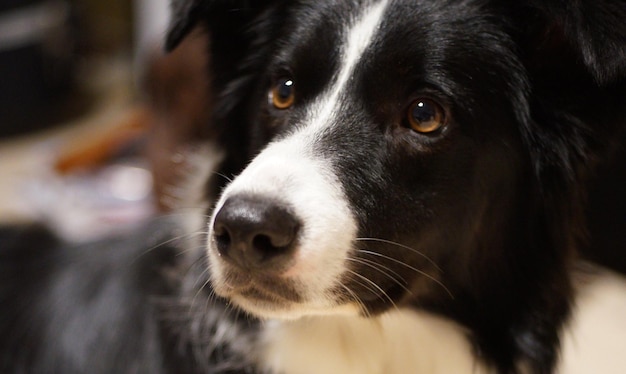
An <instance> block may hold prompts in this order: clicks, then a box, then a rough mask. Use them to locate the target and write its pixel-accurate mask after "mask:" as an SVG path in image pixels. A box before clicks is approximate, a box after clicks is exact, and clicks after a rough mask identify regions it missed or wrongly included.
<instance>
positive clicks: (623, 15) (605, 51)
mask: <svg viewBox="0 0 626 374" xmlns="http://www.w3.org/2000/svg"><path fill="white" fill-rule="evenodd" d="M527 4H529V5H530V8H531V9H532V10H531V12H532V13H534V14H532V15H530V17H527V18H526V19H524V20H522V22H528V23H526V25H522V26H521V27H524V26H526V27H528V26H529V25H530V28H531V29H532V23H533V22H538V23H539V24H540V25H542V29H539V30H535V31H536V32H539V33H540V34H539V35H536V37H539V38H544V42H545V41H546V40H547V43H546V44H547V45H546V47H547V48H552V47H554V46H555V44H559V43H560V42H565V43H568V45H569V47H570V48H572V49H573V50H574V51H575V55H574V56H573V57H577V58H578V59H579V61H581V62H582V63H583V64H584V65H585V66H586V68H587V69H588V72H589V73H590V74H592V76H593V78H594V79H595V81H596V82H597V83H600V84H608V83H610V82H613V81H616V80H621V79H624V78H626V1H624V0H530V1H529V2H528V3H527ZM564 58H566V56H564ZM563 62H564V63H565V61H563Z"/></svg>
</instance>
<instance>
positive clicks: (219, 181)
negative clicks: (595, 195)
mask: <svg viewBox="0 0 626 374" xmlns="http://www.w3.org/2000/svg"><path fill="white" fill-rule="evenodd" d="M173 4H174V8H173V10H174V20H173V23H172V26H171V30H170V33H169V36H168V41H167V45H168V47H169V48H170V49H171V48H173V47H175V46H176V44H177V43H178V42H180V39H181V38H183V37H184V36H185V35H186V33H188V32H189V30H191V28H192V27H193V26H194V25H195V24H197V23H202V24H203V25H204V26H205V27H206V28H207V31H208V34H209V36H210V39H211V42H210V52H211V53H212V55H211V61H212V62H211V73H212V82H211V87H212V88H213V90H214V92H213V93H212V95H213V97H214V98H215V100H214V102H213V103H212V104H213V108H214V110H213V118H212V121H211V122H212V126H215V128H214V129H212V130H214V133H215V134H219V135H217V140H218V144H219V145H220V147H222V148H223V149H222V150H223V151H224V153H225V154H226V158H225V160H224V162H223V163H222V166H221V167H220V170H218V171H217V172H216V173H215V174H216V175H217V176H216V177H214V178H212V179H211V180H210V181H209V182H208V185H207V186H208V187H207V191H208V192H207V193H208V195H210V196H214V195H215V194H216V191H220V192H221V197H219V199H217V200H218V201H217V203H216V206H215V209H214V210H212V212H211V213H210V217H211V218H210V220H209V221H208V222H207V225H208V229H209V237H208V242H207V248H206V251H207V253H208V258H209V263H210V265H209V267H210V269H209V272H210V280H211V284H212V286H213V289H214V290H215V292H216V293H217V294H218V295H220V296H224V297H226V298H228V299H230V300H231V301H232V302H233V303H234V304H236V305H238V306H240V307H241V308H243V309H245V310H246V311H248V312H250V313H252V314H253V315H256V316H260V317H277V318H297V317H299V316H303V315H311V314H330V313H353V314H362V315H372V314H377V313H381V312H384V311H386V310H389V309H391V308H396V307H397V308H402V307H405V306H411V307H420V308H425V309H427V310H429V311H433V312H436V313H439V314H443V315H444V316H447V317H449V318H452V319H453V320H455V321H457V322H459V323H461V324H462V325H464V326H466V327H467V328H468V329H469V330H470V331H471V332H472V336H473V339H474V341H475V343H476V345H477V347H478V348H479V349H480V351H481V352H482V353H484V355H485V357H487V358H488V359H490V360H493V361H494V362H497V363H498V365H499V366H498V367H500V368H501V369H502V371H503V372H508V371H509V369H508V368H511V367H512V366H513V365H514V362H515V361H516V360H517V359H518V358H520V357H525V358H527V359H528V360H529V362H534V363H535V364H536V365H535V366H532V367H534V368H535V369H536V370H535V371H536V372H548V371H549V368H551V367H552V365H553V363H554V362H555V360H556V357H557V355H556V350H555V347H556V346H558V341H559V329H560V327H561V326H562V324H563V323H564V321H566V319H567V316H568V313H569V305H570V300H571V284H570V278H569V273H568V271H569V266H570V263H569V260H570V258H571V250H572V249H573V248H575V247H576V246H577V245H578V241H577V239H578V231H577V229H578V228H579V227H580V226H579V225H580V219H581V207H582V200H583V199H581V196H582V190H583V189H582V187H581V186H582V183H581V181H582V180H583V177H584V174H585V171H586V170H587V168H588V165H589V164H590V162H589V161H590V160H591V159H593V158H594V157H596V156H597V155H599V154H600V153H601V152H602V151H603V150H604V148H605V147H606V145H607V144H608V143H610V140H611V139H612V138H613V137H614V135H615V134H616V133H617V130H618V129H619V128H620V126H621V125H622V122H623V118H625V117H626V109H625V108H624V105H623V102H624V101H623V100H626V88H625V86H626V84H624V82H625V80H626V47H624V40H626V26H624V24H623V22H622V21H621V20H622V19H623V18H624V17H626V8H625V7H624V6H623V4H621V2H619V1H614V0H593V1H592V0H581V1H578V2H575V3H572V4H571V5H570V6H568V7H563V5H562V4H561V2H560V1H556V0H554V1H553V0H545V1H535V0H524V1H519V2H510V1H500V0H361V1H318V0H315V1H310V0H291V1H289V0H255V1H247V0H174V1H173ZM581 15H585V16H584V17H583V16H581ZM231 175H236V177H234V178H233V180H232V181H230V180H229V181H228V183H224V182H223V181H224V179H225V178H222V177H227V178H229V177H230V176H231Z"/></svg>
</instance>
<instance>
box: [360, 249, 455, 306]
mask: <svg viewBox="0 0 626 374" xmlns="http://www.w3.org/2000/svg"><path fill="white" fill-rule="evenodd" d="M358 251H359V252H361V253H365V254H369V255H372V256H378V257H382V258H384V259H387V260H389V261H393V262H395V263H397V264H400V265H402V266H404V267H406V268H408V269H411V270H413V271H415V272H417V273H418V274H421V275H423V276H425V277H426V278H428V279H430V280H432V281H433V282H435V283H436V284H438V285H439V286H441V287H442V288H443V289H444V290H445V291H446V292H447V293H448V295H450V297H451V298H452V299H454V295H452V292H450V290H449V289H448V287H446V286H445V285H444V284H443V283H441V281H440V280H438V279H437V278H435V277H433V276H432V275H430V274H428V273H426V272H425V271H422V270H419V269H417V268H415V267H413V266H411V265H409V264H407V263H405V262H402V261H400V260H398V259H395V258H393V257H389V256H387V255H384V254H382V253H378V252H372V251H368V250H365V249H359V250H358Z"/></svg>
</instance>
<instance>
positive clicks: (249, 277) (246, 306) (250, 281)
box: [211, 269, 363, 320]
mask: <svg viewBox="0 0 626 374" xmlns="http://www.w3.org/2000/svg"><path fill="white" fill-rule="evenodd" d="M211 283H212V286H213V289H214V291H215V293H216V294H217V295H219V296H220V297H223V298H225V299H227V300H230V302H232V303H233V304H234V305H236V306H237V307H239V308H240V309H242V310H243V311H245V312H247V313H250V314H251V315H253V316H255V317H258V318H261V319H283V320H293V319H298V318H301V317H306V316H320V315H360V314H362V312H363V311H362V310H361V307H360V306H359V305H358V304H357V303H355V302H352V301H345V300H342V299H341V298H339V297H338V298H337V299H336V300H335V299H334V298H332V297H324V298H320V299H319V300H315V298H308V297H306V296H305V294H304V292H301V291H299V289H298V287H297V286H296V285H295V284H293V283H291V282H290V281H288V280H285V279H278V278H272V277H267V276H254V275H253V274H251V273H249V272H244V271H241V270H233V269H228V271H222V272H221V273H220V274H219V275H217V274H212V275H211Z"/></svg>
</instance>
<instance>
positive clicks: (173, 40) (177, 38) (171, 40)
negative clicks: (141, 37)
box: [165, 0, 209, 51]
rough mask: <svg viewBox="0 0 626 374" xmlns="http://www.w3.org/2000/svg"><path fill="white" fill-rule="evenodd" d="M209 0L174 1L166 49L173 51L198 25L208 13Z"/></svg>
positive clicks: (171, 8)
mask: <svg viewBox="0 0 626 374" xmlns="http://www.w3.org/2000/svg"><path fill="white" fill-rule="evenodd" d="M208 3H209V1H207V0H172V2H171V6H170V10H171V18H170V25H169V30H168V32H167V37H166V40H165V49H166V50H167V51H171V50H173V49H174V48H176V47H177V46H178V44H180V42H181V41H182V39H183V38H184V37H185V36H186V35H187V34H188V33H189V32H190V31H191V29H193V27H194V26H196V24H197V23H198V21H199V19H200V18H201V16H202V14H204V13H206V10H207V9H206V8H208Z"/></svg>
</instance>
